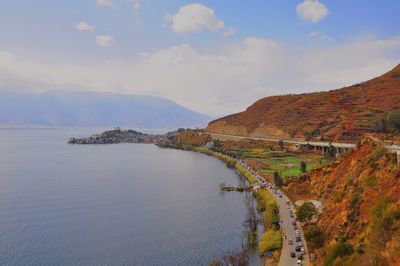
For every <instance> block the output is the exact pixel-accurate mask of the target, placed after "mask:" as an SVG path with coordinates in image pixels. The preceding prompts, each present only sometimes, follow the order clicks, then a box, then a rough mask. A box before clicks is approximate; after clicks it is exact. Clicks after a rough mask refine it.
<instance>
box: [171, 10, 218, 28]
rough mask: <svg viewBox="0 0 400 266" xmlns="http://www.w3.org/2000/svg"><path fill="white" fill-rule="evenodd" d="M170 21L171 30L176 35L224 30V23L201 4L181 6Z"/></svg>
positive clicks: (212, 11)
mask: <svg viewBox="0 0 400 266" xmlns="http://www.w3.org/2000/svg"><path fill="white" fill-rule="evenodd" d="M170 20H171V22H172V30H173V31H174V32H175V33H178V34H186V33H193V32H198V31H202V30H210V31H217V30H220V29H223V28H225V24H224V22H223V21H222V20H221V19H219V18H217V17H216V16H215V13H214V10H212V9H211V8H209V7H206V6H204V5H202V4H189V5H185V6H182V7H181V8H180V9H179V11H178V13H176V14H175V15H173V16H172V17H171V18H170Z"/></svg>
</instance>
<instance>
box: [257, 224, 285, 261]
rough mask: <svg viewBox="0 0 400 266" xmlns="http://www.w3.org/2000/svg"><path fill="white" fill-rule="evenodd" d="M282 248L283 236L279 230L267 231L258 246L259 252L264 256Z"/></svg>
mask: <svg viewBox="0 0 400 266" xmlns="http://www.w3.org/2000/svg"><path fill="white" fill-rule="evenodd" d="M281 247H282V235H281V232H280V231H279V230H273V229H270V230H268V231H266V232H265V233H264V234H263V235H262V237H261V241H260V244H259V245H258V252H259V254H260V256H261V255H264V254H265V253H266V252H271V251H274V250H278V249H280V248H281Z"/></svg>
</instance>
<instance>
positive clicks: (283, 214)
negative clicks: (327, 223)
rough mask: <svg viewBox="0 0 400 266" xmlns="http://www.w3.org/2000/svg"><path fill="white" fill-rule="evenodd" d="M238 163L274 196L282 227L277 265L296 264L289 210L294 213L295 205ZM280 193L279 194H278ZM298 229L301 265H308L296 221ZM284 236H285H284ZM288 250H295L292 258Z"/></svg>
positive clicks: (241, 162)
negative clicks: (301, 247) (280, 247)
mask: <svg viewBox="0 0 400 266" xmlns="http://www.w3.org/2000/svg"><path fill="white" fill-rule="evenodd" d="M237 162H238V163H240V164H241V166H242V167H244V168H245V169H246V170H247V171H248V172H249V173H250V174H251V175H252V176H253V177H254V178H256V179H257V181H258V185H260V186H261V187H264V188H266V189H268V190H269V191H270V192H271V193H272V195H273V196H274V198H275V200H276V202H277V204H278V207H279V216H280V220H281V229H282V251H281V257H280V259H279V266H295V265H298V264H297V257H298V255H299V254H300V252H295V247H296V244H297V243H296V232H295V229H294V226H293V225H292V221H293V220H294V219H293V218H291V217H290V212H291V211H292V212H293V213H295V207H294V205H293V204H292V203H290V204H287V202H290V200H289V198H288V197H287V196H286V195H285V194H284V193H283V192H282V191H279V190H276V189H273V188H270V187H271V186H273V185H272V184H271V183H269V182H268V181H267V180H265V179H264V178H263V177H262V176H260V175H258V174H257V173H256V172H254V171H253V170H251V168H250V167H249V166H248V165H247V164H245V163H244V162H243V161H237ZM280 195H281V196H280ZM296 224H297V227H298V229H299V230H300V237H301V243H302V244H303V245H304V249H305V255H304V258H303V260H302V264H301V265H303V266H306V265H309V261H310V259H309V253H308V249H307V243H306V241H305V238H304V233H303V230H302V228H301V226H300V224H299V222H296ZM284 236H286V238H285V237H284ZM289 239H291V240H292V241H293V244H291V245H289ZM290 252H295V253H296V257H295V258H292V257H291V256H290Z"/></svg>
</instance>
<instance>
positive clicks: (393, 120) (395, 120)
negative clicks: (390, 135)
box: [385, 111, 400, 131]
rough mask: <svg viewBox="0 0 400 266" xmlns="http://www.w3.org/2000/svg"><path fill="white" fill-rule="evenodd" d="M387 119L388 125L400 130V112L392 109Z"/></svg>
mask: <svg viewBox="0 0 400 266" xmlns="http://www.w3.org/2000/svg"><path fill="white" fill-rule="evenodd" d="M385 121H386V123H387V125H388V126H389V127H391V128H393V129H394V130H396V131H400V112H399V111H391V112H389V113H387V114H386V117H385Z"/></svg>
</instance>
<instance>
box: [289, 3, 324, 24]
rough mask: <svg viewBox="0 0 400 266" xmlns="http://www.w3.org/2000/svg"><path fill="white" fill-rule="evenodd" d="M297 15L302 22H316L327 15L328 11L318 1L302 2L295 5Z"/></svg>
mask: <svg viewBox="0 0 400 266" xmlns="http://www.w3.org/2000/svg"><path fill="white" fill-rule="evenodd" d="M296 11H297V14H298V15H299V17H300V18H301V19H302V20H304V21H311V22H318V21H320V20H321V19H323V18H324V17H326V16H327V15H328V14H329V11H328V9H327V8H326V6H325V5H324V4H322V3H321V2H319V1H318V0H304V2H303V3H300V4H298V5H297V8H296Z"/></svg>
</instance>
